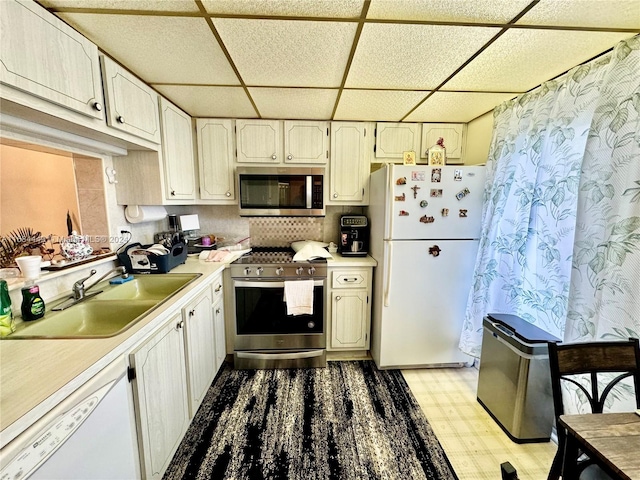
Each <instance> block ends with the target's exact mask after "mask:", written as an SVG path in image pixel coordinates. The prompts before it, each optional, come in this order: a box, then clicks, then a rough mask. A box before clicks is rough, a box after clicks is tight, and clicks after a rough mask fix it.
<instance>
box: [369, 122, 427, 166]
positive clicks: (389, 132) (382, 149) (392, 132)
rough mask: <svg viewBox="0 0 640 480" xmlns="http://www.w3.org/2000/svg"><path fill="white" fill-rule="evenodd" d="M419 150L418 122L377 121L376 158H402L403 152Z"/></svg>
mask: <svg viewBox="0 0 640 480" xmlns="http://www.w3.org/2000/svg"><path fill="white" fill-rule="evenodd" d="M419 150H420V124H418V123H378V124H377V125H376V158H403V154H404V152H407V151H413V152H418V151H419Z"/></svg>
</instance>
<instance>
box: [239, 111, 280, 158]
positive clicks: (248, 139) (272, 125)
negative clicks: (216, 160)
mask: <svg viewBox="0 0 640 480" xmlns="http://www.w3.org/2000/svg"><path fill="white" fill-rule="evenodd" d="M236 142H237V143H238V144H237V148H238V153H237V159H238V162H242V163H274V164H277V163H280V162H281V161H282V129H281V122H280V120H236Z"/></svg>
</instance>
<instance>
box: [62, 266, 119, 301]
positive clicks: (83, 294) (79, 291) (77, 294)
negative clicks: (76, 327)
mask: <svg viewBox="0 0 640 480" xmlns="http://www.w3.org/2000/svg"><path fill="white" fill-rule="evenodd" d="M96 273H97V271H96V270H95V269H91V271H90V272H89V275H88V276H86V277H84V278H81V279H80V280H78V281H76V282H75V283H74V284H73V287H71V291H72V292H73V295H72V296H71V297H70V298H69V299H68V300H71V301H70V302H69V301H65V302H63V303H62V304H60V305H58V306H56V307H54V308H52V310H55V311H60V310H64V309H65V308H69V307H71V306H72V305H75V304H76V303H79V302H81V301H82V300H84V299H86V298H90V297H93V296H94V295H97V294H99V293H100V292H102V290H99V291H97V292H92V293H90V294H88V295H87V292H88V291H89V290H90V289H92V288H93V287H95V286H96V285H97V284H98V283H100V282H101V281H102V280H104V279H106V278H107V277H115V276H116V275H120V277H122V278H127V277H129V274H128V273H127V269H126V267H123V266H121V267H116V268H114V269H112V270H109V271H108V272H107V273H105V274H104V275H102V276H101V277H100V278H98V279H97V280H96V281H95V282H93V283H92V284H91V285H89V286H88V287H85V285H84V282H86V281H87V280H89V279H90V278H91V277H93V276H94V275H95V274H96Z"/></svg>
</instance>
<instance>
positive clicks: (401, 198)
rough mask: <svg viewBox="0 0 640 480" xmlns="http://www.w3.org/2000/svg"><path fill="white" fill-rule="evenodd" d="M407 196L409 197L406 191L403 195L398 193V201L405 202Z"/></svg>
mask: <svg viewBox="0 0 640 480" xmlns="http://www.w3.org/2000/svg"><path fill="white" fill-rule="evenodd" d="M405 198H407V197H406V196H405V194H404V193H403V194H402V195H396V202H404V200H405Z"/></svg>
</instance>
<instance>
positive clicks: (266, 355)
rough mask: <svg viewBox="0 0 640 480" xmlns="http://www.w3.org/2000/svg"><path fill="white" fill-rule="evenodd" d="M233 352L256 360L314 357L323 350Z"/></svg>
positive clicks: (240, 356) (239, 356) (318, 355)
mask: <svg viewBox="0 0 640 480" xmlns="http://www.w3.org/2000/svg"><path fill="white" fill-rule="evenodd" d="M235 354H236V355H237V356H238V358H251V359H256V360H287V359H298V358H315V357H321V356H322V355H323V354H324V350H305V351H303V352H287V353H281V352H277V353H254V352H238V351H236V352H235Z"/></svg>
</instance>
